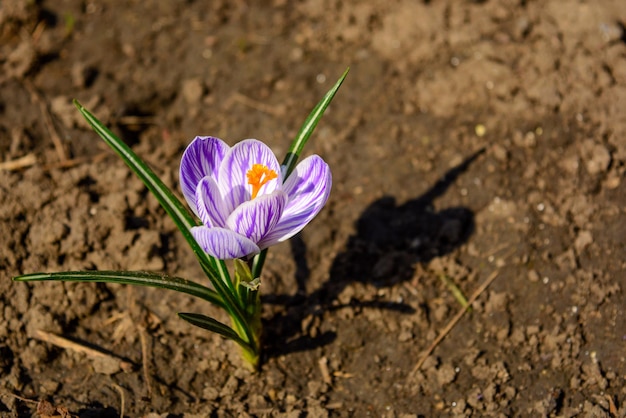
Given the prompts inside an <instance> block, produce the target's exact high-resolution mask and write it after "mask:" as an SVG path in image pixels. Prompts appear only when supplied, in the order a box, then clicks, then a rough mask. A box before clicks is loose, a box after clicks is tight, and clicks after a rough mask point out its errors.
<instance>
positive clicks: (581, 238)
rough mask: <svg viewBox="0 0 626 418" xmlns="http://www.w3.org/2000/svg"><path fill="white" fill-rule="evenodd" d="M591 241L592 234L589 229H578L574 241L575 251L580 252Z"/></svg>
mask: <svg viewBox="0 0 626 418" xmlns="http://www.w3.org/2000/svg"><path fill="white" fill-rule="evenodd" d="M592 242H593V235H591V232H589V231H579V232H578V236H577V237H576V241H574V248H576V252H577V253H578V254H580V253H581V252H582V251H583V250H584V249H585V248H587V247H588V246H589V244H591V243H592Z"/></svg>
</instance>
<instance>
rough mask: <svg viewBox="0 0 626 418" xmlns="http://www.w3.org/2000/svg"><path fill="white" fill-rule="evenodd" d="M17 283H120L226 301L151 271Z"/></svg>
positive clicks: (46, 276)
mask: <svg viewBox="0 0 626 418" xmlns="http://www.w3.org/2000/svg"><path fill="white" fill-rule="evenodd" d="M13 280H14V281H17V282H31V281H66V282H92V283H118V284H129V285H135V286H146V287H155V288H161V289H168V290H175V291H178V292H182V293H186V294H188V295H191V296H195V297H198V298H201V299H204V300H206V301H208V302H210V303H213V304H214V305H217V306H220V307H224V301H223V300H222V298H221V297H220V296H219V295H218V294H217V292H215V291H214V290H212V289H210V288H208V287H206V286H202V285H200V284H198V283H196V282H193V281H191V280H187V279H183V278H181V277H176V276H168V275H165V274H161V273H154V272H149V271H65V272H59V273H31V274H24V275H21V276H16V277H14V278H13Z"/></svg>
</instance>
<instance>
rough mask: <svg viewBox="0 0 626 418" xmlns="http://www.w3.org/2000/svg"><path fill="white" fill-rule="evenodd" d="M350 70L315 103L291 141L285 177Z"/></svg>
mask: <svg viewBox="0 0 626 418" xmlns="http://www.w3.org/2000/svg"><path fill="white" fill-rule="evenodd" d="M349 71H350V68H347V69H346V71H344V72H343V74H342V75H341V77H339V80H337V82H336V83H335V84H334V85H333V87H331V89H330V90H328V92H326V94H325V95H324V97H323V98H322V100H320V101H319V103H318V104H317V105H315V107H314V108H313V110H312V111H311V113H309V115H308V116H307V118H306V119H305V121H304V124H303V125H302V127H301V128H300V131H298V134H297V135H296V137H295V139H294V140H293V142H292V143H291V146H290V147H289V151H287V155H286V156H285V160H284V161H283V164H282V165H283V167H284V170H285V173H284V175H283V179H286V178H287V177H288V176H289V174H291V172H292V171H293V169H294V168H295V166H296V162H297V161H298V158H300V154H301V153H302V150H303V149H304V146H305V145H306V143H307V141H308V140H309V138H310V137H311V134H312V133H313V130H315V127H316V126H317V124H318V122H319V121H320V119H321V118H322V116H323V115H324V111H325V110H326V108H327V107H328V106H329V105H330V102H331V101H332V100H333V98H334V97H335V94H336V93H337V91H338V90H339V87H341V84H342V83H343V81H344V80H345V79H346V76H347V75H348V72H349Z"/></svg>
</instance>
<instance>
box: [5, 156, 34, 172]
mask: <svg viewBox="0 0 626 418" xmlns="http://www.w3.org/2000/svg"><path fill="white" fill-rule="evenodd" d="M35 164H37V157H35V154H32V153H31V154H26V155H25V156H23V157H20V158H17V159H15V160H11V161H5V162H2V163H0V171H2V170H6V171H15V170H20V169H22V168H26V167H30V166H31V165H35Z"/></svg>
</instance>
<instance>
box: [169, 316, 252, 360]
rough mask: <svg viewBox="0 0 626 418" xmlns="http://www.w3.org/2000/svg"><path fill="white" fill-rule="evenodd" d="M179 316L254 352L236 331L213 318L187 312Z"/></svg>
mask: <svg viewBox="0 0 626 418" xmlns="http://www.w3.org/2000/svg"><path fill="white" fill-rule="evenodd" d="M178 316H179V317H181V318H182V319H184V320H185V321H187V322H189V323H190V324H192V325H195V326H197V327H200V328H204V329H207V330H209V331H212V332H215V333H216V334H219V335H221V336H222V337H225V338H228V339H229V340H233V341H235V342H236V343H237V344H239V345H240V346H242V347H243V348H245V349H246V350H250V351H254V350H253V349H252V348H251V347H250V345H249V344H248V343H247V342H246V341H244V340H243V339H241V337H240V336H239V335H238V334H237V333H236V332H235V330H233V329H232V328H231V327H229V326H228V325H226V324H223V323H221V322H219V321H217V320H215V319H213V318H211V317H208V316H206V315H202V314H197V313H187V312H179V313H178Z"/></svg>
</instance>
